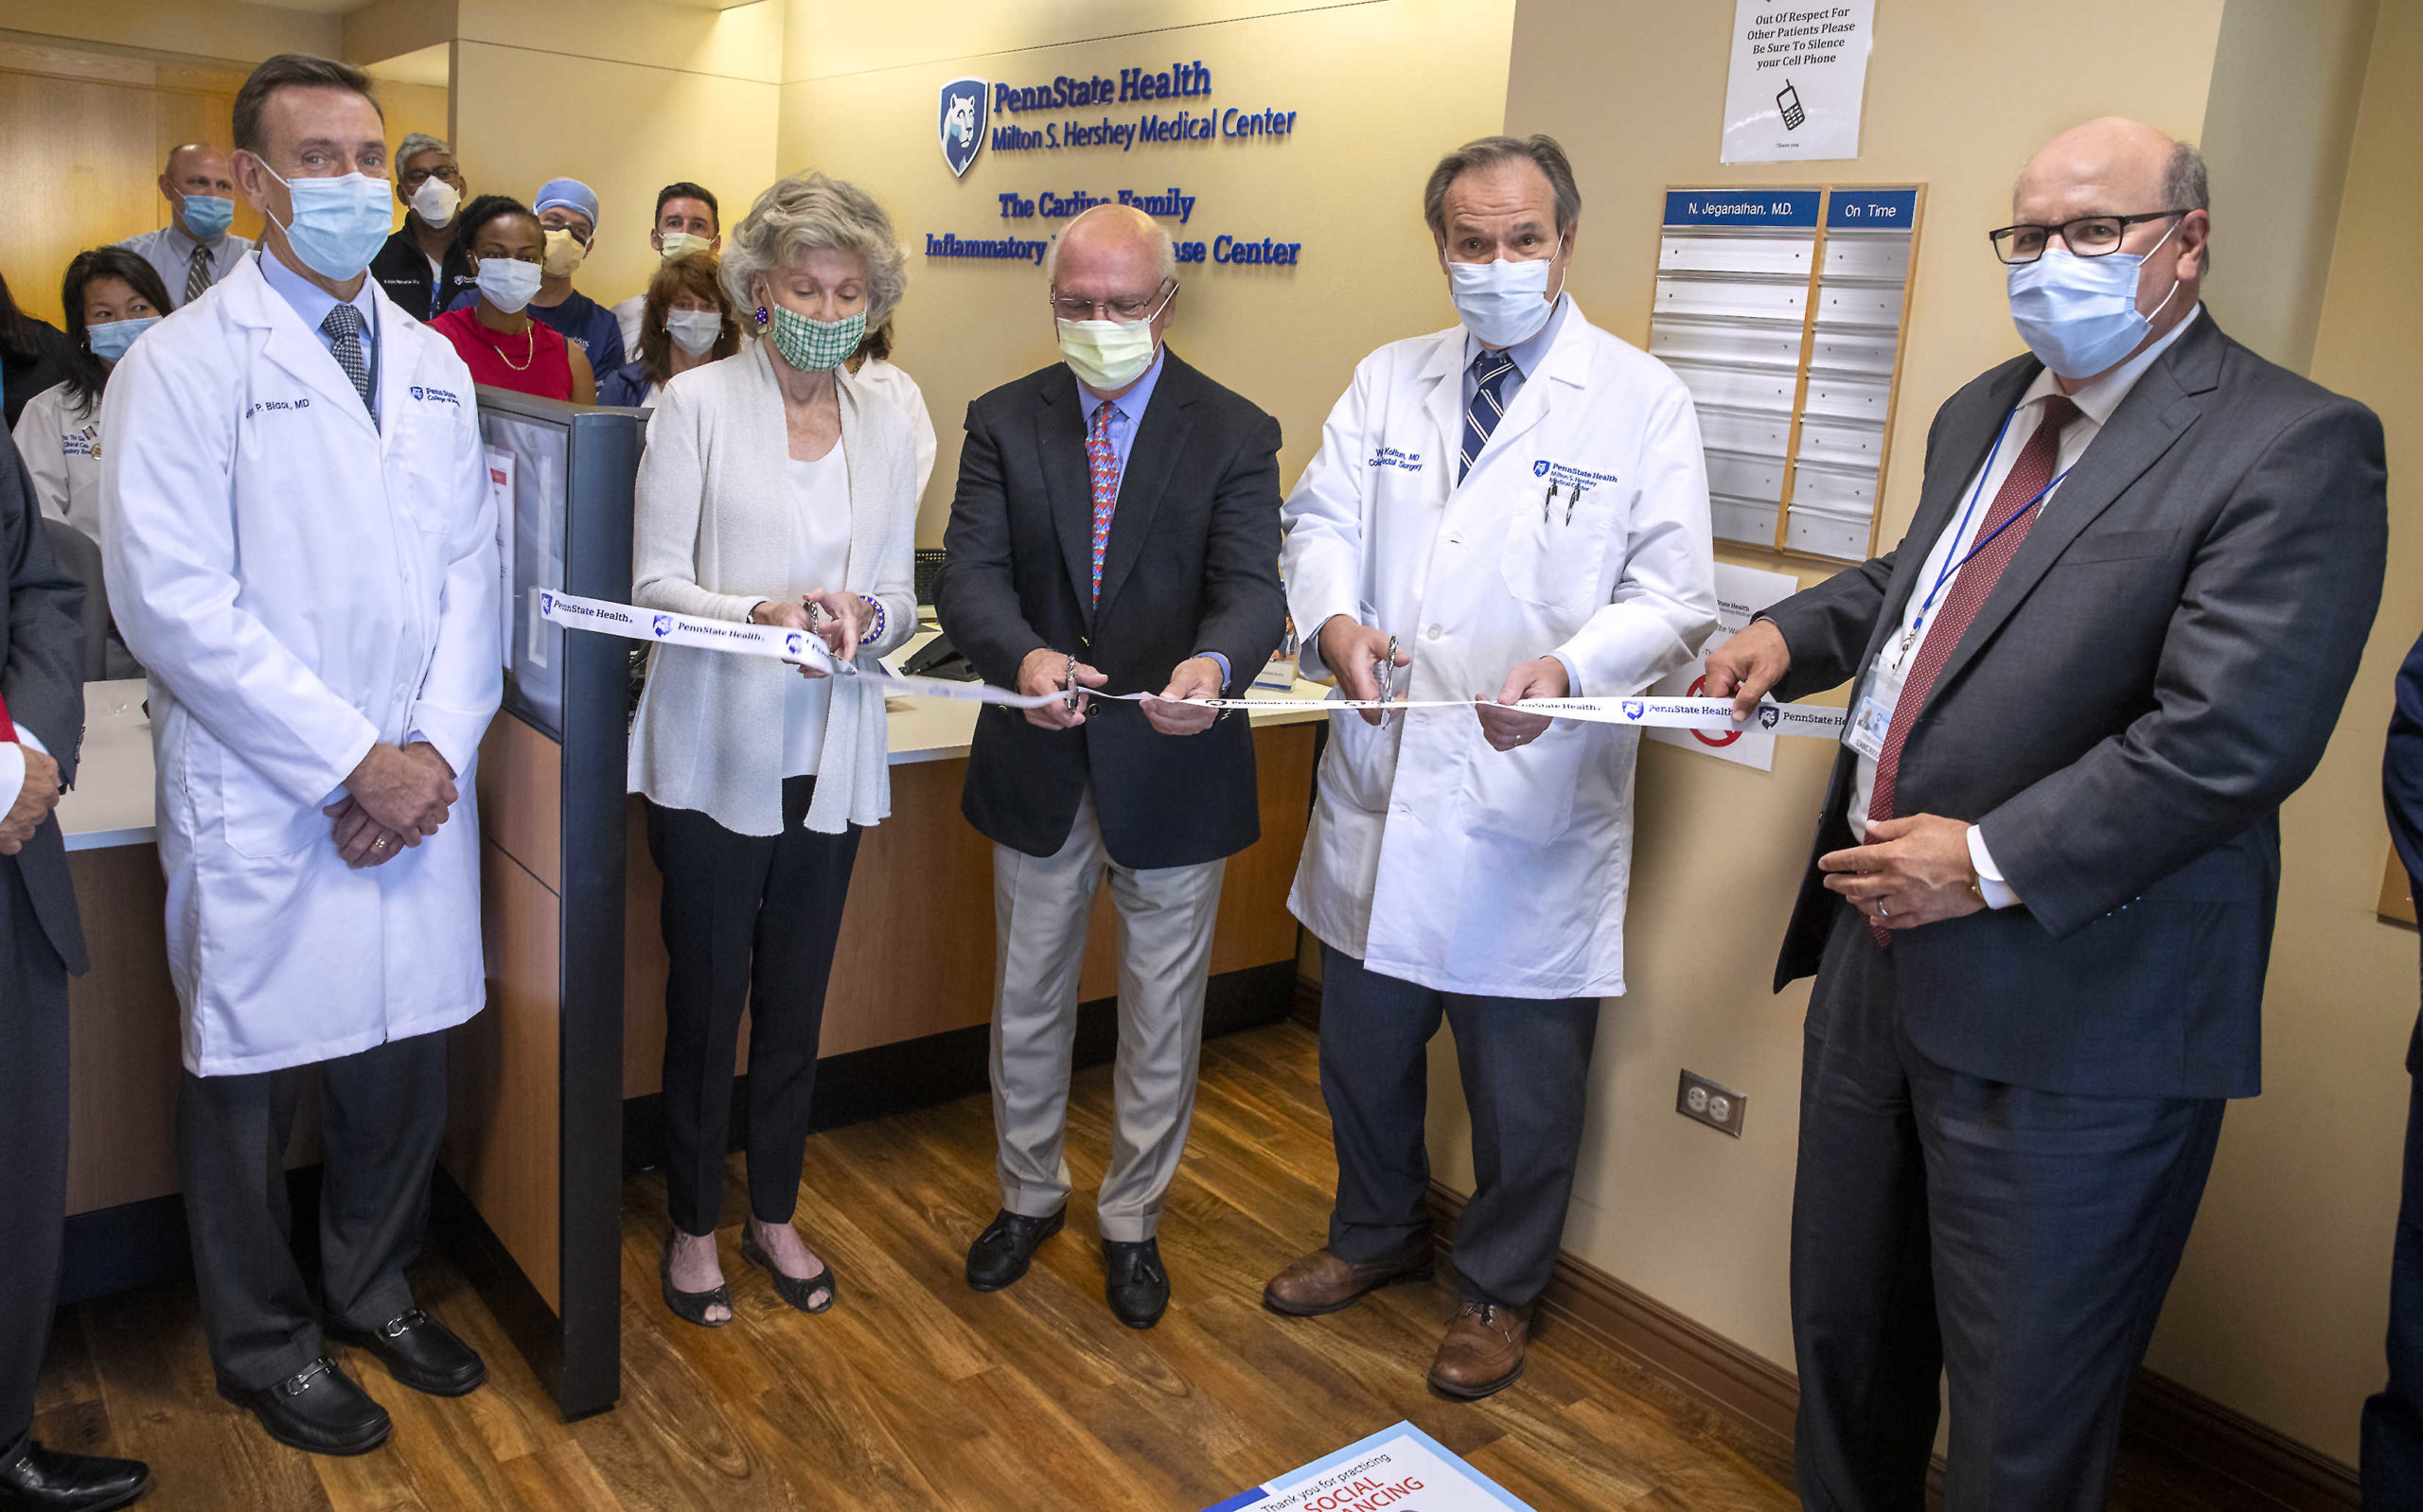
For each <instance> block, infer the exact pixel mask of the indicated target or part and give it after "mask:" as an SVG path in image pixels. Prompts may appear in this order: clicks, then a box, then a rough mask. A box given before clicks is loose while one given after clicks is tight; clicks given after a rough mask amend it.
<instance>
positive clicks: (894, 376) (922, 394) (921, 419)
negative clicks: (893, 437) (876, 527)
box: [850, 321, 936, 499]
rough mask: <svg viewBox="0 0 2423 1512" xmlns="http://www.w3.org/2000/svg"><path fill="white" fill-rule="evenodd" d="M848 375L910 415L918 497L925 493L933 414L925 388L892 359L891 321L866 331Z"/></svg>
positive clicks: (930, 462) (931, 455)
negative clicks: (928, 406)
mask: <svg viewBox="0 0 2423 1512" xmlns="http://www.w3.org/2000/svg"><path fill="white" fill-rule="evenodd" d="M850 375H851V376H852V377H853V378H857V379H858V381H859V382H860V383H863V384H865V385H866V386H867V387H868V388H871V389H873V390H875V392H876V393H877V394H880V395H882V396H884V397H885V398H887V399H890V400H891V401H892V402H893V404H896V405H898V406H899V407H900V413H903V414H906V415H907V416H908V417H909V424H910V426H911V429H912V430H914V431H916V433H917V497H918V498H919V499H923V498H925V497H926V483H927V480H929V479H930V478H931V477H933V475H934V452H935V449H936V448H935V444H934V417H933V415H932V414H931V413H929V412H928V411H927V409H926V391H925V390H923V389H921V388H919V387H918V386H917V380H916V379H915V378H911V377H910V376H909V375H908V374H907V373H904V372H902V371H901V370H900V369H899V368H898V367H896V366H894V365H893V360H892V322H890V321H885V322H884V323H883V324H882V325H878V326H876V327H875V329H873V330H871V331H869V332H867V339H866V340H865V341H863V342H860V343H858V352H857V353H856V354H855V355H853V356H852V357H851V359H850Z"/></svg>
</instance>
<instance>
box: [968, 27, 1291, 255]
mask: <svg viewBox="0 0 2423 1512" xmlns="http://www.w3.org/2000/svg"><path fill="white" fill-rule="evenodd" d="M1173 102H1183V103H1182V104H1177V105H1176V108H1173ZM1128 107H1137V109H1135V110H1134V111H1133V112H1132V113H1131V111H1130V110H1129V109H1128ZM1296 118H1297V113H1296V112H1295V111H1292V110H1286V109H1282V108H1277V107H1272V106H1268V105H1261V104H1225V103H1222V102H1220V101H1219V100H1217V98H1216V97H1215V96H1214V91H1213V83H1212V76H1211V69H1210V68H1209V67H1207V66H1206V65H1205V64H1204V62H1203V61H1202V60H1201V59H1195V60H1194V61H1192V62H1173V63H1171V64H1169V65H1167V66H1166V67H1162V66H1158V65H1150V64H1141V65H1138V66H1134V67H1126V68H1122V69H1120V70H1119V73H1118V76H1117V77H1116V78H1112V77H1108V76H1105V75H1101V74H1091V73H1088V74H1087V75H1085V76H1083V77H1076V76H1071V75H1068V74H1062V75H1059V76H1057V77H1055V78H1053V79H1051V80H1049V81H1048V82H1037V83H1030V84H1015V83H1011V82H1009V81H1008V80H1005V79H990V80H988V79H975V78H961V79H951V80H949V81H947V82H946V83H945V84H943V85H942V87H941V90H940V93H939V95H938V97H937V111H936V115H935V136H936V141H937V144H938V145H939V146H940V147H941V148H942V153H943V164H944V166H945V167H948V168H949V169H950V172H951V176H952V177H953V178H956V179H964V178H966V177H967V172H968V169H970V168H971V167H975V166H976V161H977V159H978V157H979V156H981V155H982V154H983V153H984V152H985V151H986V149H990V150H991V151H992V152H993V154H994V155H995V156H997V157H999V156H1000V155H1002V154H1009V153H1016V154H1029V153H1042V154H1051V156H1050V157H1048V158H1046V159H1045V161H1047V162H1053V163H1057V162H1060V161H1063V160H1062V159H1061V158H1060V157H1059V154H1063V153H1070V154H1078V155H1077V156H1072V157H1070V158H1069V159H1067V160H1065V161H1067V162H1068V163H1069V166H1070V173H1069V174H1068V177H1067V179H1065V180H1063V181H1061V182H1057V183H1054V184H1052V185H1050V186H1048V187H1044V188H1040V189H1037V190H1035V191H1033V192H1021V191H1020V190H1018V189H1016V188H1011V189H1003V190H1000V191H999V192H997V193H996V195H995V204H996V212H995V213H996V215H997V217H998V219H999V220H1003V221H1008V222H1010V224H1008V225H1004V226H999V227H995V228H990V229H988V230H986V231H984V232H968V233H963V232H960V231H956V230H952V231H940V232H936V231H929V232H926V233H925V234H924V237H925V253H926V255H927V256H929V257H938V258H952V259H959V258H973V259H980V260H985V261H994V262H1012V263H1024V264H1027V265H1028V266H1038V265H1040V264H1041V263H1042V261H1043V255H1044V252H1045V249H1047V248H1048V247H1050V246H1051V244H1052V240H1051V238H1052V236H1054V235H1056V234H1057V232H1058V230H1059V227H1058V226H1057V225H1052V224H1043V225H1035V224H1020V223H1019V222H1034V221H1038V220H1039V221H1045V222H1052V221H1062V222H1065V221H1067V220H1071V219H1073V218H1075V217H1076V216H1079V215H1082V214H1083V213H1085V212H1086V211H1087V210H1089V209H1091V208H1093V207H1094V206H1095V205H1098V204H1111V203H1117V204H1129V205H1134V206H1135V207H1136V208H1137V209H1139V210H1141V211H1142V212H1143V213H1144V214H1146V215H1148V216H1152V217H1154V218H1155V219H1156V220H1169V221H1172V222H1175V223H1174V224H1173V225H1172V226H1171V227H1170V235H1171V238H1172V240H1173V241H1174V242H1175V244H1176V250H1177V260H1178V261H1179V262H1180V263H1182V264H1184V263H1212V264H1217V265H1220V266H1223V267H1292V266H1294V265H1296V264H1297V263H1299V262H1300V261H1301V260H1302V257H1303V250H1304V244H1303V242H1302V241H1301V240H1296V239H1289V238H1288V237H1285V236H1284V235H1283V234H1282V233H1279V232H1275V231H1273V230H1272V229H1271V228H1269V227H1267V226H1262V225H1250V226H1221V225H1214V226H1210V227H1206V228H1204V230H1203V231H1202V232H1196V231H1195V230H1194V225H1193V222H1194V216H1195V205H1196V202H1197V200H1198V198H1199V196H1197V195H1194V194H1192V193H1189V192H1188V191H1187V190H1186V189H1185V188H1183V187H1182V186H1181V185H1176V184H1171V183H1169V182H1168V180H1169V179H1170V178H1175V177H1177V170H1178V168H1179V167H1183V166H1184V165H1183V164H1163V165H1160V166H1158V167H1150V168H1147V169H1146V170H1145V172H1144V173H1143V174H1141V175H1139V177H1140V178H1143V179H1145V180H1146V183H1145V185H1144V186H1143V187H1141V188H1140V187H1138V186H1136V185H1118V184H1110V185H1107V186H1105V187H1102V188H1100V189H1097V188H1096V186H1095V185H1102V184H1104V183H1105V179H1106V178H1107V177H1108V176H1109V175H1111V174H1123V173H1125V172H1127V171H1130V170H1127V169H1123V168H1121V167H1116V166H1114V165H1112V164H1110V163H1106V162H1105V161H1104V159H1103V156H1102V155H1103V154H1106V153H1109V152H1112V151H1116V152H1117V153H1119V154H1120V155H1121V158H1122V159H1124V158H1125V156H1126V154H1129V153H1132V152H1138V151H1153V150H1156V149H1168V150H1172V151H1185V150H1188V149H1194V150H1196V151H1224V150H1268V149H1274V148H1276V147H1278V146H1280V145H1282V144H1283V143H1285V142H1287V141H1289V140H1290V139H1292V138H1293V137H1294V135H1295V134H1296ZM1081 176H1082V177H1083V178H1090V180H1091V182H1090V183H1088V182H1074V181H1079V180H1080V179H1081ZM1194 237H1200V239H1194Z"/></svg>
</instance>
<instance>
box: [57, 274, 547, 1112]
mask: <svg viewBox="0 0 2423 1512" xmlns="http://www.w3.org/2000/svg"><path fill="white" fill-rule="evenodd" d="M370 288H371V290H372V291H373V298H374V299H375V300H376V303H377V319H378V327H377V329H378V347H377V360H378V368H379V375H378V378H379V387H378V390H377V393H378V396H379V403H380V423H379V424H377V425H374V424H373V423H372V420H371V416H370V414H369V413H368V412H367V411H365V410H364V409H363V404H362V400H361V398H360V396H358V395H356V394H355V392H354V389H353V385H352V384H351V383H350V382H349V381H347V379H346V378H345V374H344V371H343V370H342V369H340V368H339V367H338V366H337V364H336V360H335V359H334V358H333V357H331V356H329V355H328V352H327V348H326V347H324V346H323V345H322V344H321V343H320V340H319V338H318V336H317V335H316V334H315V333H313V332H312V331H311V330H310V329H309V328H307V327H306V326H305V325H304V324H303V321H302V318H301V317H300V316H298V315H297V314H295V312H294V309H293V307H292V306H291V305H289V304H288V303H287V302H286V300H285V299H284V298H283V297H282V296H281V295H280V294H278V292H277V291H276V290H274V289H272V288H271V287H270V286H269V284H268V282H267V281H266V280H264V279H263V278H262V276H261V273H260V269H259V267H258V266H257V264H256V263H255V262H254V261H252V260H251V259H249V258H248V259H246V260H245V261H244V262H243V263H242V264H241V265H240V266H239V267H238V268H237V269H236V270H235V271H234V272H232V273H229V274H228V275H227V276H226V277H225V278H224V279H222V280H221V282H220V283H218V284H217V285H215V286H213V287H212V289H211V290H210V291H209V292H207V293H205V294H204V295H203V296H202V297H201V298H200V299H198V300H196V301H195V302H194V303H193V304H191V305H189V306H187V307H186V308H183V309H180V310H178V311H177V312H176V313H175V314H173V315H170V316H169V317H168V319H167V320H165V321H163V322H161V323H160V325H157V326H154V327H153V328H152V329H151V330H150V331H148V332H146V333H145V335H144V338H143V340H142V341H140V342H138V343H135V345H134V347H133V349H132V350H131V351H129V352H128V354H127V356H126V358H125V360H122V361H120V362H119V363H118V365H117V369H116V371H115V373H114V374H113V375H112V376H111V379H110V386H109V392H108V395H107V396H106V398H105V399H104V401H103V405H102V431H104V433H105V434H107V435H108V436H109V437H110V438H111V445H110V447H109V448H108V449H107V451H106V452H105V454H104V455H103V458H102V466H101V548H102V554H103V556H104V558H105V561H106V563H107V575H108V582H109V589H110V607H112V608H113V609H114V610H115V612H116V615H117V623H118V624H119V626H120V628H121V629H122V630H123V631H124V633H125V636H126V642H127V644H128V645H129V646H130V647H133V648H134V650H135V654H136V656H138V657H139V658H140V659H142V661H143V663H144V665H145V666H146V667H148V668H149V669H150V676H151V691H150V692H151V725H152V744H153V747H154V750H155V752H156V754H157V758H158V772H159V791H158V804H159V836H160V863H161V867H162V869H163V870H165V871H166V873H167V875H168V962H169V970H170V974H171V976H173V978H174V980H175V982H176V987H177V995H178V998H179V1000H180V1002H181V1003H182V1005H183V1007H184V1010H185V1064H186V1067H187V1068H188V1069H189V1070H192V1071H194V1072H195V1073H197V1074H199V1075H203V1076H218V1075H235V1074H241V1073H250V1072H257V1071H268V1070H274V1069H277V1068H279V1067H284V1066H292V1065H301V1064H309V1063H311V1062H315V1061H323V1060H328V1059H331V1058H334V1057H337V1056H342V1055H348V1054H351V1053H353V1052H355V1051H358V1050H363V1049H367V1048H370V1047H372V1046H378V1045H380V1044H384V1043H386V1042H388V1041H391V1040H399V1039H405V1038H409V1037H411V1036H414V1035H419V1034H426V1033H429V1032H431V1031H433V1030H436V1029H447V1028H451V1026H453V1025H455V1024H459V1023H461V1022H463V1021H464V1020H466V1019H468V1018H469V1017H470V1016H471V1015H472V1014H474V1013H476V1012H477V1011H479V1009H480V1007H481V1004H482V1003H483V1001H484V1000H485V994H486V989H485V981H484V978H485V975H486V974H485V972H484V970H483V963H482V958H481V954H480V886H479V883H480V866H479V861H480V857H479V850H480V846H479V827H478V816H477V813H476V811H475V806H474V804H473V801H472V779H473V772H472V763H473V760H474V758H475V757H476V756H477V754H478V750H479V742H480V736H481V734H482V732H483V731H484V730H486V728H487V723H488V719H489V716H490V715H492V714H493V713H494V712H496V708H497V703H498V699H499V696H500V694H501V692H502V686H501V673H500V669H499V666H498V660H497V655H496V621H497V612H498V609H497V556H496V528H495V516H494V511H493V508H492V506H491V504H490V502H489V497H488V486H487V470H486V465H485V462H484V459H483V455H482V449H481V446H480V436H479V422H478V416H477V413H476V411H475V410H474V407H473V406H474V396H473V394H472V389H471V379H470V375H469V372H467V371H466V369H465V368H464V366H463V360H462V359H461V358H459V357H457V356H456V355H455V354H454V350H453V348H452V347H451V346H450V345H449V344H448V343H447V342H446V340H445V338H443V337H441V336H438V335H436V334H434V333H433V332H432V331H430V330H429V329H428V328H427V327H425V326H423V325H420V324H419V323H418V322H416V321H414V320H413V319H412V318H411V317H410V316H408V315H406V314H405V313H404V312H403V310H402V309H400V308H398V307H397V305H396V304H395V303H394V302H393V301H392V300H390V299H388V298H387V296H386V295H385V293H384V292H383V291H380V290H379V285H378V282H377V280H375V279H373V280H372V281H371V284H370ZM413 739H425V740H427V741H429V742H430V743H431V744H432V745H433V746H435V747H436V748H437V750H438V752H439V754H441V755H443V756H444V757H445V758H446V760H447V761H448V763H450V764H451V765H452V766H453V768H454V770H455V771H456V772H457V773H458V774H459V775H458V777H457V778H456V786H457V787H458V788H460V790H461V793H462V797H461V799H460V800H459V801H457V802H456V804H455V805H454V808H453V811H452V814H451V818H449V819H448V821H447V823H446V825H445V827H444V828H443V829H441V830H440V831H439V832H438V833H437V834H436V835H434V836H433V837H431V838H430V839H428V840H425V841H423V842H422V843H421V845H420V846H419V847H418V848H417V849H414V850H408V851H406V852H405V853H403V854H402V855H401V856H398V857H397V858H396V859H395V860H393V861H390V862H388V863H387V864H386V865H384V866H381V867H376V868H370V869H366V870H360V871H355V870H348V869H347V868H346V866H345V862H344V861H343V860H342V859H341V858H340V857H339V856H338V854H337V852H336V847H335V846H334V844H333V843H332V842H331V840H330V821H329V820H328V819H327V818H325V817H324V816H323V815H322V814H321V813H320V809H321V806H322V805H323V804H327V803H331V802H334V801H335V800H338V799H340V798H342V797H343V796H344V794H343V791H342V788H341V786H340V784H341V783H342V782H343V781H344V779H345V776H346V775H347V774H348V773H349V772H351V771H352V769H353V768H354V766H355V765H358V764H359V763H360V762H361V760H362V758H363V756H364V755H365V754H367V753H368V751H369V750H370V747H371V746H372V745H373V744H374V743H377V742H380V741H385V742H391V743H398V744H400V743H403V742H406V741H409V740H413Z"/></svg>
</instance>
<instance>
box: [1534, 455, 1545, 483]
mask: <svg viewBox="0 0 2423 1512" xmlns="http://www.w3.org/2000/svg"><path fill="white" fill-rule="evenodd" d="M1531 476H1532V477H1534V478H1545V477H1547V476H1548V459H1547V458H1546V457H1542V458H1541V459H1540V460H1539V461H1537V462H1535V463H1533V464H1531Z"/></svg>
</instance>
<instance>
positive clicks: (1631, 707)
mask: <svg viewBox="0 0 2423 1512" xmlns="http://www.w3.org/2000/svg"><path fill="white" fill-rule="evenodd" d="M1647 712H1649V706H1648V705H1647V704H1645V703H1642V702H1641V701H1640V700H1639V699H1637V698H1627V699H1625V700H1624V717H1625V718H1626V719H1638V718H1639V717H1640V716H1641V715H1643V714H1645V713H1647Z"/></svg>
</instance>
